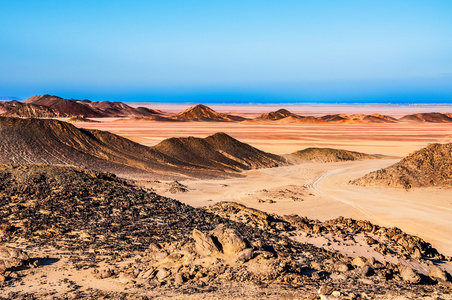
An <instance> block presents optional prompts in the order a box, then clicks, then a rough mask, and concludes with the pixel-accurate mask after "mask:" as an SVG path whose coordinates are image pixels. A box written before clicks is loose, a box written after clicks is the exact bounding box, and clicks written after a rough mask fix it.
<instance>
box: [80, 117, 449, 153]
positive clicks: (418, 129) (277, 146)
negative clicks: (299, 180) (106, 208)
mask: <svg viewBox="0 0 452 300" xmlns="http://www.w3.org/2000/svg"><path fill="white" fill-rule="evenodd" d="M99 120H101V121H102V123H74V125H75V126H77V127H83V128H88V129H100V130H106V131H110V132H113V133H115V134H118V135H121V136H124V137H126V138H128V139H131V140H133V141H135V142H137V143H140V144H143V145H146V146H153V145H156V144H157V143H159V142H161V141H162V140H164V139H166V138H170V137H187V136H195V137H202V138H204V137H206V136H208V135H211V134H214V133H216V132H225V133H227V134H229V135H231V136H232V137H234V138H236V139H238V140H240V141H242V142H244V143H248V144H250V145H252V146H254V147H257V148H259V149H261V150H264V151H267V152H271V153H275V154H286V153H292V152H295V151H298V150H301V149H305V148H307V147H331V148H340V149H346V150H352V151H360V152H365V153H379V154H386V155H394V156H398V157H402V156H406V155H407V154H409V153H411V152H413V151H415V150H418V149H420V148H422V147H425V146H427V145H428V144H429V143H435V142H439V143H448V142H452V125H451V124H410V123H399V124H326V125H311V124H309V125H304V124H282V123H278V122H267V123H222V122H181V123H179V122H177V123H172V122H153V121H118V120H116V119H108V120H106V119H99Z"/></svg>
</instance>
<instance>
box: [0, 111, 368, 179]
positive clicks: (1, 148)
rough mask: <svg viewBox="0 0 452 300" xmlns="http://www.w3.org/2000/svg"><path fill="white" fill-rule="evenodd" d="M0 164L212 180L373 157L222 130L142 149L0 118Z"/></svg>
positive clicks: (54, 125) (96, 133) (103, 134)
mask: <svg viewBox="0 0 452 300" xmlns="http://www.w3.org/2000/svg"><path fill="white" fill-rule="evenodd" d="M0 136H1V137H2V138H1V139H0V163H40V164H52V165H66V166H78V167H85V168H90V169H94V170H98V171H103V172H111V173H115V174H117V175H118V176H121V177H130V176H132V175H133V176H134V177H138V178H141V177H147V178H148V177H152V178H160V179H165V178H187V177H197V178H212V177H229V176H240V172H241V171H245V170H251V169H259V168H272V167H278V166H286V165H290V164H297V163H300V162H306V161H309V160H311V161H312V160H313V159H312V156H313V155H314V156H315V157H316V159H317V161H319V162H330V161H343V160H355V159H369V158H375V157H374V156H369V155H366V154H362V153H356V152H350V151H345V150H334V149H321V148H320V149H314V150H307V151H308V152H307V151H299V152H296V153H293V154H289V155H285V156H279V155H275V154H272V153H268V152H264V151H261V150H259V149H257V148H255V147H252V146H251V145H248V144H245V143H242V142H240V141H238V140H236V139H234V138H233V137H231V136H229V135H227V134H225V133H221V132H219V133H216V134H214V135H211V136H208V137H206V138H195V137H187V138H176V137H174V138H169V139H166V140H163V141H162V142H160V143H159V144H157V145H155V146H153V147H146V146H143V145H140V144H137V143H135V142H132V141H130V140H128V139H126V138H123V137H120V136H118V135H115V134H112V133H110V132H107V131H101V130H87V129H80V128H77V127H75V126H74V125H72V124H70V123H67V122H62V121H58V120H52V119H36V118H28V119H25V118H14V117H2V116H0Z"/></svg>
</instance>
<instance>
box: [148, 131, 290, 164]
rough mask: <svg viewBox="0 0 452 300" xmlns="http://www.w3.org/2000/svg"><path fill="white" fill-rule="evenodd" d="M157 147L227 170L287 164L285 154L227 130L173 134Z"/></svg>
mask: <svg viewBox="0 0 452 300" xmlns="http://www.w3.org/2000/svg"><path fill="white" fill-rule="evenodd" d="M153 149H155V150H157V151H158V152H161V153H165V154H166V155H168V156H170V157H172V158H173V159H177V160H181V161H186V162H191V163H193V164H196V165H199V166H203V167H205V168H209V169H211V168H214V169H220V170H225V171H239V170H249V169H255V168H269V167H276V166H281V165H285V164H286V162H285V159H284V158H282V157H280V156H278V155H274V154H270V153H266V152H263V151H261V150H259V149H256V148H254V147H252V146H250V145H248V144H245V143H242V142H239V141H238V140H236V139H234V138H232V137H230V136H229V135H227V134H225V133H216V134H214V135H212V136H209V137H207V138H205V139H201V138H195V137H188V138H170V139H167V140H164V141H162V142H161V143H159V144H158V145H156V146H154V147H153Z"/></svg>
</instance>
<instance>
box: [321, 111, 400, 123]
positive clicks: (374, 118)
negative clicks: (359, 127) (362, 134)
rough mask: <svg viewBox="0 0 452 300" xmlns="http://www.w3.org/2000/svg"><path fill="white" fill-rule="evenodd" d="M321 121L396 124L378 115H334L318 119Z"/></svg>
mask: <svg viewBox="0 0 452 300" xmlns="http://www.w3.org/2000/svg"><path fill="white" fill-rule="evenodd" d="M320 119H321V120H324V121H326V122H332V123H396V122H398V120H397V119H396V118H393V117H391V116H386V115H381V114H378V113H375V114H372V115H366V114H352V115H347V114H335V115H325V116H323V117H320Z"/></svg>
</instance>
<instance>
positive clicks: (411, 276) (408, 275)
mask: <svg viewBox="0 0 452 300" xmlns="http://www.w3.org/2000/svg"><path fill="white" fill-rule="evenodd" d="M398 270H399V274H400V277H402V279H403V281H406V282H409V283H419V282H421V277H420V276H419V274H417V273H416V272H415V271H414V270H413V269H412V268H410V267H408V266H404V265H399V266H398Z"/></svg>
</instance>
